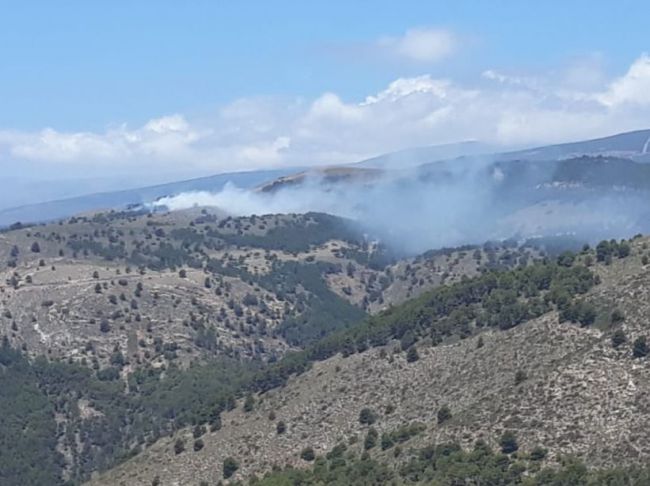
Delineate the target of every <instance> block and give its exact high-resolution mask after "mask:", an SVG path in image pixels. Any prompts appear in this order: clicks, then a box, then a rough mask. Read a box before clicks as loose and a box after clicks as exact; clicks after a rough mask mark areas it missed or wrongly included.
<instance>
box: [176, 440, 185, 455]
mask: <svg viewBox="0 0 650 486" xmlns="http://www.w3.org/2000/svg"><path fill="white" fill-rule="evenodd" d="M183 451H185V441H184V440H183V439H181V438H178V439H176V442H174V453H175V454H177V455H178V454H180V453H181V452H183Z"/></svg>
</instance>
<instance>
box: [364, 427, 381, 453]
mask: <svg viewBox="0 0 650 486" xmlns="http://www.w3.org/2000/svg"><path fill="white" fill-rule="evenodd" d="M378 438H379V434H378V433H377V431H376V430H375V429H374V428H373V427H371V428H370V429H368V433H367V434H366V439H365V440H364V441H363V448H364V449H365V450H369V449H372V448H373V447H375V446H376V445H377V439H378Z"/></svg>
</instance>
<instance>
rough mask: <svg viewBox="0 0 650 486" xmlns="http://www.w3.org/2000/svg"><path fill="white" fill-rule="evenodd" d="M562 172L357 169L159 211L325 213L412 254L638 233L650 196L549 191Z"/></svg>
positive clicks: (172, 202)
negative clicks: (499, 242) (369, 175)
mask: <svg viewBox="0 0 650 486" xmlns="http://www.w3.org/2000/svg"><path fill="white" fill-rule="evenodd" d="M555 167H556V166H555V165H554V164H552V163H548V164H535V165H531V166H527V165H525V164H524V165H522V164H521V163H512V164H510V165H500V164H495V163H492V161H491V160H487V159H484V158H472V159H468V160H465V161H463V162H462V163H461V161H455V162H454V163H453V164H451V163H447V164H444V163H438V164H434V165H431V166H425V167H421V168H418V169H415V170H412V171H408V172H404V171H402V172H384V173H382V175H377V176H376V177H375V178H374V179H373V180H368V178H367V177H366V176H365V175H364V177H358V176H355V174H354V172H353V171H352V172H351V173H350V174H348V175H347V176H346V177H345V178H342V180H337V181H336V182H333V181H332V180H331V179H328V178H326V177H324V176H323V174H322V173H317V172H314V173H311V174H309V175H308V176H306V177H305V178H304V179H303V180H301V181H300V182H299V183H294V184H290V183H285V184H284V185H282V187H276V188H274V189H273V190H269V191H261V190H248V189H242V188H239V187H236V186H235V185H233V184H228V185H226V186H225V187H224V189H223V190H221V191H219V192H214V193H210V192H187V193H183V194H179V195H176V196H171V197H166V198H162V199H160V200H158V201H156V203H154V207H158V208H161V207H162V208H167V209H169V210H179V209H186V208H190V207H195V206H213V207H217V208H219V209H221V210H223V211H225V212H227V213H228V214H231V215H234V216H247V215H252V214H258V215H261V214H272V213H305V212H309V211H317V212H324V213H329V214H333V215H337V216H342V217H346V218H349V219H352V220H354V221H356V222H357V223H358V224H359V225H361V226H362V227H363V228H364V229H365V230H366V231H367V232H368V233H370V234H372V235H374V236H376V237H378V238H380V239H382V240H383V241H384V242H386V243H388V244H389V245H391V246H392V247H393V249H394V250H396V251H399V252H403V253H409V254H415V253H419V252H422V251H425V250H428V249H432V248H440V247H450V246H459V245H463V244H470V243H483V242H485V241H488V240H502V239H508V238H513V237H514V238H521V239H525V238H530V237H541V236H544V237H547V236H559V235H567V234H571V235H575V236H578V237H581V238H584V240H585V241H591V240H595V239H598V238H600V237H608V238H610V237H622V236H629V235H630V234H632V233H633V232H637V231H639V230H640V224H639V221H642V220H644V218H645V215H646V214H647V213H648V209H649V208H648V203H647V202H646V201H647V198H645V197H643V196H642V195H640V194H639V193H638V192H632V193H629V194H628V193H626V192H621V191H620V190H619V191H600V190H599V191H594V190H590V189H585V188H584V187H581V186H578V187H576V186H575V184H573V185H571V184H568V185H566V187H565V186H563V185H558V184H548V182H549V181H552V180H553V173H554V170H555ZM645 219H647V218H645Z"/></svg>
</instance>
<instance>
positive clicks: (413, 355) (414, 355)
mask: <svg viewBox="0 0 650 486" xmlns="http://www.w3.org/2000/svg"><path fill="white" fill-rule="evenodd" d="M419 359H420V355H419V354H418V350H417V349H416V347H415V346H411V347H410V348H409V349H408V351H407V352H406V362H407V363H413V362H415V361H417V360H419Z"/></svg>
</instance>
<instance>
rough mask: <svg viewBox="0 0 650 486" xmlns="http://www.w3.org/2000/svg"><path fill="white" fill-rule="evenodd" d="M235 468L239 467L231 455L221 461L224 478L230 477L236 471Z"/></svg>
mask: <svg viewBox="0 0 650 486" xmlns="http://www.w3.org/2000/svg"><path fill="white" fill-rule="evenodd" d="M237 469H239V463H238V462H237V461H236V460H235V459H233V458H232V457H227V458H226V459H225V460H224V461H223V477H224V479H228V478H230V477H232V475H233V474H235V473H236V472H237Z"/></svg>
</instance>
